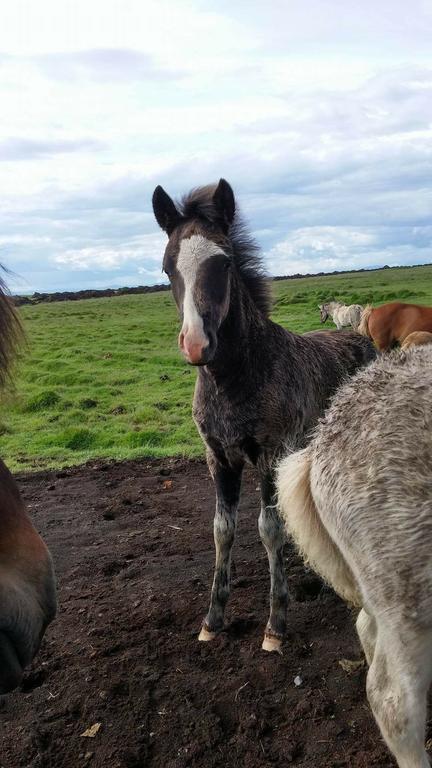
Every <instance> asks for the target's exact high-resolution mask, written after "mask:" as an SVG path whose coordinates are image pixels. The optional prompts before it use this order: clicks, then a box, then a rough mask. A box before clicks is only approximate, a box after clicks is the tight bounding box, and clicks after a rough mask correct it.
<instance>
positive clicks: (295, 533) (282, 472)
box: [276, 448, 363, 607]
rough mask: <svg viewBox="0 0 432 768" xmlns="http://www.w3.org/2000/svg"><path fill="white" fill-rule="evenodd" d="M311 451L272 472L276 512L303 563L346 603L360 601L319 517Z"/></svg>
mask: <svg viewBox="0 0 432 768" xmlns="http://www.w3.org/2000/svg"><path fill="white" fill-rule="evenodd" d="M311 464H312V461H311V451H310V449H309V448H305V449H304V450H302V451H298V452H297V453H293V454H291V455H290V456H288V457H286V458H285V459H283V460H282V461H281V463H280V464H279V466H278V467H277V470H276V485H277V491H278V504H279V511H280V514H281V517H282V519H283V520H284V522H285V526H286V529H287V532H288V534H289V535H290V536H292V538H293V539H294V542H295V543H296V545H297V547H298V549H299V551H300V554H301V555H302V557H303V559H304V560H305V562H306V563H307V564H308V565H310V566H311V567H312V568H314V570H316V571H317V573H319V575H320V576H321V577H322V578H323V579H324V581H326V582H327V583H328V584H330V585H331V586H332V587H333V589H334V590H335V591H336V592H337V593H338V594H339V595H340V596H341V597H342V598H343V599H344V600H346V601H347V602H349V603H352V604H353V605H355V606H358V607H361V605H362V602H363V601H362V599H361V595H360V592H359V588H358V586H357V583H356V579H355V577H354V574H353V572H352V571H351V568H350V567H349V565H348V563H347V562H346V560H345V558H344V556H343V555H342V553H341V551H340V549H339V547H338V546H337V544H336V543H335V542H334V541H333V539H332V538H331V536H330V534H329V533H328V531H327V529H326V528H325V526H324V525H323V522H322V520H321V518H320V516H319V513H318V510H317V508H316V505H315V502H314V499H313V496H312V490H311V484H310V471H311Z"/></svg>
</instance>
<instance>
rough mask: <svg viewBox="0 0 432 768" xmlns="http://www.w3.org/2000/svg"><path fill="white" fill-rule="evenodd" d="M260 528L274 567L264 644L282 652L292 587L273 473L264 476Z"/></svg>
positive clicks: (271, 572)
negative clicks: (288, 580) (288, 576)
mask: <svg viewBox="0 0 432 768" xmlns="http://www.w3.org/2000/svg"><path fill="white" fill-rule="evenodd" d="M258 529H259V533H260V537H261V541H262V543H263V544H264V547H265V549H266V552H267V556H268V561H269V568H270V617H269V620H268V623H267V627H266V630H265V634H264V640H263V644H262V647H263V649H264V650H265V651H278V652H279V653H280V652H281V645H282V639H283V636H284V634H285V629H286V610H287V604H288V589H287V583H286V578H285V567H284V559H283V550H284V543H285V532H284V527H283V524H282V520H281V518H280V516H279V513H278V510H277V506H276V492H275V485H274V480H273V476H272V475H271V474H267V475H264V476H263V477H262V479H261V513H260V516H259V520H258Z"/></svg>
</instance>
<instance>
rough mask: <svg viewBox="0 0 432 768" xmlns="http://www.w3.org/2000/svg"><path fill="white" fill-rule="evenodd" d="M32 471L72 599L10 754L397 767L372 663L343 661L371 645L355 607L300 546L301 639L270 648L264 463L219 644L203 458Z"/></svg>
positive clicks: (295, 567)
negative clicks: (376, 710) (261, 531)
mask: <svg viewBox="0 0 432 768" xmlns="http://www.w3.org/2000/svg"><path fill="white" fill-rule="evenodd" d="M18 481H19V486H20V488H21V491H22V493H23V496H24V498H25V501H26V502H27V504H28V505H29V507H30V510H31V513H32V516H33V519H34V521H35V524H36V526H37V528H38V530H40V531H41V533H42V534H43V536H44V537H45V540H46V541H47V543H48V545H49V546H50V548H51V552H52V554H53V557H54V561H55V565H56V569H57V574H58V582H59V601H60V611H59V615H58V618H57V619H56V621H55V623H54V624H53V625H52V626H51V628H50V629H49V630H48V633H47V636H46V638H45V640H44V643H43V647H42V649H41V652H40V654H39V655H38V658H37V660H36V661H35V663H34V664H33V667H32V668H31V669H30V670H29V671H28V673H27V674H26V676H25V679H24V681H23V684H22V686H21V689H20V690H18V691H17V692H15V693H14V694H11V695H9V696H7V697H3V698H2V699H0V729H1V730H0V744H1V749H0V768H21V767H25V768H75V767H77V768H79V767H81V766H91V767H92V768H102V766H103V768H144V767H145V768H147V767H148V768H186V767H188V766H190V767H191V768H198V767H199V768H204V766H205V768H219V766H220V767H221V768H239V767H241V768H243V767H244V768H266V766H273V765H278V766H291V765H294V766H304V767H305V768H330V767H331V768H336V767H338V768H342V766H344V767H345V766H353V768H354V767H355V768H366V767H367V768H372V767H374V766H376V767H378V766H379V768H390V766H394V763H393V762H392V760H391V758H390V757H389V756H388V754H387V751H386V749H385V747H384V745H383V743H382V741H381V738H380V735H379V733H378V731H377V728H376V726H375V723H374V721H373V718H372V715H371V714H370V711H369V708H368V705H367V702H366V699H365V692H364V691H365V670H364V669H358V670H356V671H354V672H351V673H348V672H346V671H344V669H343V668H342V666H341V665H340V661H341V660H344V659H349V660H353V659H354V660H356V659H359V658H361V654H360V650H359V646H358V643H357V640H356V637H355V633H354V631H353V621H352V616H351V615H350V612H349V610H348V609H347V608H346V607H345V606H344V605H343V603H342V602H341V601H340V600H339V599H338V598H337V597H336V596H335V595H334V594H333V593H332V592H331V591H330V590H328V589H324V590H323V589H321V585H320V584H319V583H318V582H317V580H316V579H315V578H314V577H313V576H312V574H311V573H310V572H308V571H306V570H305V569H304V568H303V566H302V565H301V563H300V561H299V560H298V558H297V557H296V556H295V555H294V554H293V552H292V551H290V549H289V547H288V546H287V552H286V561H287V572H288V576H289V583H290V588H291V594H292V601H291V604H290V608H289V633H288V636H287V639H286V642H285V646H284V655H283V656H282V657H280V656H278V655H277V654H265V653H264V652H263V651H261V650H260V644H261V639H262V634H263V629H264V626H265V622H266V619H267V599H268V588H269V579H268V573H267V560H266V556H265V553H264V550H263V548H262V546H261V544H260V542H259V538H258V533H257V511H258V497H259V494H258V490H257V482H256V479H255V478H254V477H253V475H252V473H249V474H247V475H246V478H245V482H244V490H243V498H242V504H241V512H240V522H239V529H238V536H237V542H236V546H235V551H234V560H233V591H232V596H231V601H230V603H229V608H228V612H227V628H226V631H225V632H223V634H222V635H221V636H220V637H218V638H217V639H216V640H215V641H214V642H213V643H211V644H201V643H198V642H197V632H198V630H199V627H200V621H201V618H202V616H203V614H204V613H205V612H206V608H207V601H208V595H209V588H210V584H211V578H212V565H213V539H212V517H213V507H214V497H213V489H212V486H211V483H210V481H209V479H208V476H207V470H206V468H205V465H204V464H203V463H201V462H198V461H195V462H186V461H181V460H177V461H162V462H157V461H145V460H144V461H136V462H124V463H117V464H107V463H92V464H91V465H88V466H86V467H79V468H73V469H68V470H63V471H60V472H45V473H38V474H33V475H21V476H19V477H18ZM295 678H300V680H301V685H295V683H294V680H295ZM298 682H300V681H299V680H298V679H297V683H298ZM95 724H100V725H99V728H98V729H97V727H96V728H95V730H97V733H96V735H95V736H94V737H93V738H91V737H90V736H84V735H83V734H84V732H85V731H86V730H87V729H89V728H90V727H91V726H93V725H95Z"/></svg>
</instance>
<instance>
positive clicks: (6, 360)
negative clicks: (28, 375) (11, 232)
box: [0, 265, 24, 387]
mask: <svg viewBox="0 0 432 768" xmlns="http://www.w3.org/2000/svg"><path fill="white" fill-rule="evenodd" d="M0 269H1V270H3V271H4V272H6V270H5V268H4V267H2V266H1V265H0ZM23 338H24V331H23V327H22V325H21V321H20V319H19V317H18V313H17V310H16V308H15V306H14V304H13V301H12V299H11V297H10V295H9V291H8V289H7V287H6V284H5V282H4V280H3V278H2V277H1V276H0V387H3V386H4V385H5V384H6V382H7V380H8V378H9V377H10V372H11V366H12V362H13V360H14V358H15V356H16V353H17V350H18V346H19V344H20V343H21V341H22V340H23Z"/></svg>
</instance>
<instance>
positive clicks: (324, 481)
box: [277, 345, 432, 768]
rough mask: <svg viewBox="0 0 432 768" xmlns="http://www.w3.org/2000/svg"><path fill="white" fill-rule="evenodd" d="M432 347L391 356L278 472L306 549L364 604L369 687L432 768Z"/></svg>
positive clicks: (397, 742) (413, 763)
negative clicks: (431, 735) (429, 702)
mask: <svg viewBox="0 0 432 768" xmlns="http://www.w3.org/2000/svg"><path fill="white" fill-rule="evenodd" d="M431 392H432V346H430V345H428V346H423V347H414V348H412V349H410V350H409V351H407V352H396V353H392V354H390V355H388V356H387V355H385V356H381V357H380V359H379V360H377V361H376V362H374V363H372V365H370V366H369V367H368V368H366V369H365V370H363V371H361V372H360V373H358V374H357V376H355V377H353V378H352V379H350V381H348V382H347V383H346V384H345V385H344V386H343V387H342V388H341V389H340V390H339V391H338V392H337V394H336V396H335V397H334V399H333V402H332V405H331V407H330V408H329V409H328V411H327V413H326V415H325V418H324V420H323V421H322V422H321V424H320V426H319V427H318V430H317V433H316V436H315V437H314V440H313V442H312V443H311V444H310V445H309V446H308V447H307V448H305V449H304V450H302V451H299V452H297V453H294V454H293V455H291V456H289V457H288V458H286V459H284V460H283V462H282V463H281V464H280V466H279V468H278V471H277V486H278V494H279V504H280V509H281V512H282V515H283V517H284V518H285V521H286V526H287V529H288V532H289V533H290V534H291V535H292V536H293V537H294V539H295V540H296V542H297V544H298V546H299V549H300V550H301V552H302V553H303V556H304V557H305V559H307V560H308V562H309V564H310V565H311V566H313V567H314V568H315V569H316V570H317V571H318V573H319V574H320V575H321V576H322V577H323V578H324V579H326V580H327V581H328V582H329V583H330V584H331V585H332V586H333V587H334V589H335V590H336V591H337V592H338V593H339V594H340V595H341V597H343V598H345V599H346V600H347V601H348V602H350V603H352V604H353V605H355V606H357V607H358V608H360V609H361V610H360V613H359V615H358V618H357V631H358V634H359V637H360V641H361V643H362V646H363V649H364V652H365V656H366V660H367V662H368V664H369V672H368V676H367V685H366V687H367V695H368V699H369V703H370V705H371V708H372V711H373V713H374V715H375V718H376V720H377V723H378V725H379V727H380V729H381V732H382V734H383V736H384V738H385V740H386V742H387V744H388V746H389V748H390V749H391V751H392V752H393V754H394V755H395V757H396V760H397V762H398V765H399V768H428V766H429V760H428V758H427V755H426V751H425V748H424V736H425V724H426V696H427V692H428V689H429V685H430V683H431V680H432V396H431Z"/></svg>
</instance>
